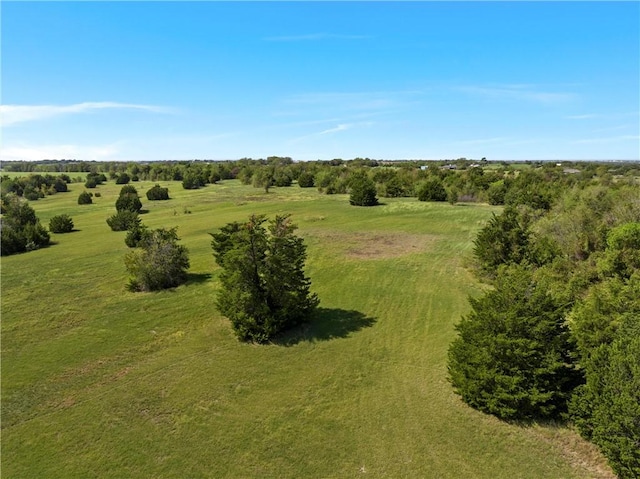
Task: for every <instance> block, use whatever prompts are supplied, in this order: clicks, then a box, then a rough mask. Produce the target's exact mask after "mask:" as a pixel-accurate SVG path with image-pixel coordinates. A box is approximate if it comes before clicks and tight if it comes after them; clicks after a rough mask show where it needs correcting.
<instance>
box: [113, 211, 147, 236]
mask: <svg viewBox="0 0 640 479" xmlns="http://www.w3.org/2000/svg"><path fill="white" fill-rule="evenodd" d="M107 224H108V225H109V227H110V228H111V231H127V230H130V229H132V228H135V227H136V226H140V218H139V217H138V213H137V212H136V211H131V210H122V211H118V212H117V213H116V214H115V215H113V216H112V217H110V218H108V219H107Z"/></svg>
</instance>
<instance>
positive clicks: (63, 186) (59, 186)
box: [53, 178, 69, 193]
mask: <svg viewBox="0 0 640 479" xmlns="http://www.w3.org/2000/svg"><path fill="white" fill-rule="evenodd" d="M53 188H54V189H55V190H56V192H57V193H64V192H65V191H68V190H69V189H68V188H67V182H66V181H64V180H63V179H62V178H56V181H55V182H54V183H53Z"/></svg>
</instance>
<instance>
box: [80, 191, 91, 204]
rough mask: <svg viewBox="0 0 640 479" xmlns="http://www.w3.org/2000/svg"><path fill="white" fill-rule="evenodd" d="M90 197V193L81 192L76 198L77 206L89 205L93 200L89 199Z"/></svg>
mask: <svg viewBox="0 0 640 479" xmlns="http://www.w3.org/2000/svg"><path fill="white" fill-rule="evenodd" d="M91 196H92V195H91V193H89V192H88V191H83V192H82V193H80V195H79V196H78V204H79V205H90V204H91V203H93V200H92V199H91Z"/></svg>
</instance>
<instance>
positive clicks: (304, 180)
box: [298, 171, 314, 188]
mask: <svg viewBox="0 0 640 479" xmlns="http://www.w3.org/2000/svg"><path fill="white" fill-rule="evenodd" d="M313 185H314V178H313V174H311V173H309V172H307V171H303V172H302V173H300V176H298V186H300V188H311V187H313Z"/></svg>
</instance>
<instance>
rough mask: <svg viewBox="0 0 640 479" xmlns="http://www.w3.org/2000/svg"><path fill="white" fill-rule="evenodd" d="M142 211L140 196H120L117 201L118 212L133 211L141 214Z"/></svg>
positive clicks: (128, 194) (127, 194)
mask: <svg viewBox="0 0 640 479" xmlns="http://www.w3.org/2000/svg"><path fill="white" fill-rule="evenodd" d="M141 209H142V203H141V202H140V198H138V195H136V194H133V193H125V194H124V195H123V194H120V196H119V197H118V199H117V200H116V210H118V211H125V210H128V211H133V212H135V213H139V212H140V210H141Z"/></svg>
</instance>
